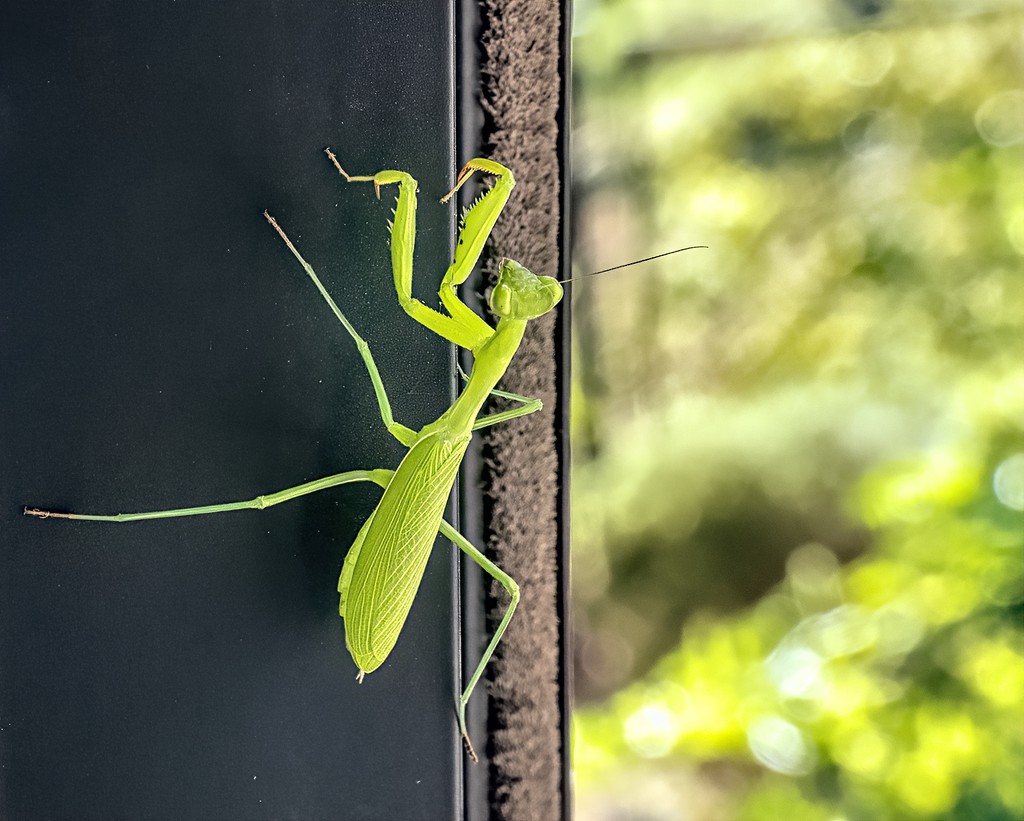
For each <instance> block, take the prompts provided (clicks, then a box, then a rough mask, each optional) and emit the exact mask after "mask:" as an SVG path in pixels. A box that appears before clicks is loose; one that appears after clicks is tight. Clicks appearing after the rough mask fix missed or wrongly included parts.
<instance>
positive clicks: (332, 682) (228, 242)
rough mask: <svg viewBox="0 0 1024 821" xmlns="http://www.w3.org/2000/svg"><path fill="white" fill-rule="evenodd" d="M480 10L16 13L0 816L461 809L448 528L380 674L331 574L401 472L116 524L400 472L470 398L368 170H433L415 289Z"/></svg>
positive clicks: (4, 392) (2, 240)
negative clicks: (33, 511) (433, 424)
mask: <svg viewBox="0 0 1024 821" xmlns="http://www.w3.org/2000/svg"><path fill="white" fill-rule="evenodd" d="M452 62H453V58H452V25H451V11H450V8H449V6H448V5H446V4H443V3H436V2H427V3H403V2H399V1H398V0H393V2H378V3H372V4H368V3H352V4H345V3H337V2H288V3H281V2H269V1H265V0H258V1H254V2H248V3H208V2H198V0H196V1H195V2H152V3H136V2H127V0H124V1H123V2H82V0H77V1H76V2H67V3H56V2H41V3H40V2H35V3H27V2H26V3H21V2H7V3H5V4H4V16H3V23H2V25H0V412H2V419H0V818H3V819H6V821H37V820H39V819H75V821H86V820H87V819H103V820H104V821H110V819H168V820H169V821H172V820H173V821H188V820H189V819H218V820H220V819H224V820H225V821H227V820H228V819H281V818H296V819H326V818H344V819H377V818H379V819H417V818H423V819H439V818H450V817H457V816H458V815H459V813H460V811H461V810H460V807H461V801H462V794H461V790H462V787H461V767H462V753H461V750H460V746H459V743H458V739H457V738H456V730H455V723H454V720H453V719H454V714H453V712H454V711H453V699H454V694H455V691H456V682H455V675H456V672H455V671H456V668H457V663H458V662H457V659H456V657H455V652H456V650H455V648H457V641H456V638H455V635H456V633H455V631H456V627H457V625H456V623H455V614H454V607H453V592H452V591H453V586H452V575H453V566H452V555H451V547H450V546H449V545H447V544H443V543H440V542H439V543H438V546H437V549H436V551H435V555H434V556H433V557H432V559H431V562H430V564H429V566H428V570H427V575H426V578H425V580H424V584H423V587H422V589H421V591H420V594H419V597H418V598H417V600H416V603H415V605H414V607H413V611H412V615H411V617H410V620H409V623H408V624H407V626H406V629H405V631H404V633H403V635H402V637H401V639H400V640H399V643H398V646H397V647H396V649H395V651H394V653H393V654H392V656H391V658H390V659H389V660H388V662H387V663H386V664H385V666H384V667H382V668H381V669H380V670H378V671H377V672H375V673H373V674H371V675H370V676H368V677H367V679H366V681H365V682H364V683H363V684H362V685H361V686H360V685H357V684H356V683H355V673H356V670H355V667H354V665H353V663H352V661H351V659H350V658H349V656H348V653H347V652H346V650H345V647H344V640H343V631H342V622H341V620H340V619H339V618H338V615H337V593H336V592H335V586H336V582H337V574H338V571H339V569H340V566H341V562H342V559H343V557H344V553H345V550H346V549H347V547H348V545H349V543H350V542H351V540H352V538H353V536H354V535H355V533H356V530H357V529H358V527H359V525H360V523H361V522H362V521H363V519H364V518H365V516H366V514H367V513H368V512H369V511H370V510H371V509H372V506H373V504H374V501H375V499H376V498H377V495H378V494H377V492H376V491H375V490H374V489H373V488H372V487H370V486H348V487H343V488H337V489H334V490H330V491H327V492H324V493H320V494H317V495H315V496H309V497H305V498H304V499H301V500H297V501H293V502H290V503H288V504H286V505H282V506H280V507H276V508H272V509H269V510H265V511H262V512H255V511H252V512H250V511H244V512H238V513H230V514H222V515H217V516H209V517H200V518H190V519H175V520H166V521H155V522H143V523H134V524H96V523H72V522H61V521H53V520H50V521H40V520H34V519H28V518H25V517H23V516H22V515H21V506H22V505H26V504H27V505H31V506H41V507H54V508H58V509H65V510H66V509H75V510H82V511H91V512H119V511H133V510H148V509H156V508H164V507H178V506H183V505H191V504H201V503H206V502H215V501H228V500H235V499H243V498H251V497H253V496H256V495H258V494H261V493H266V492H270V491H273V490H277V489H280V488H283V487H287V486H290V485H294V484H298V483H300V482H303V481H308V480H310V479H313V478H316V477H319V476H323V475H325V474H330V473H334V472H339V471H343V470H348V469H353V468H371V467H391V466H394V465H396V464H397V461H398V460H399V458H400V457H401V454H402V449H401V447H400V446H399V445H398V444H397V443H396V442H395V441H393V440H390V439H389V438H388V436H387V434H386V433H385V431H384V429H383V426H382V424H381V422H380V418H379V415H378V412H377V408H376V404H375V402H374V399H373V393H372V391H371V388H370V382H369V379H368V378H367V375H366V372H365V370H364V368H363V365H362V363H361V361H360V359H359V357H358V355H357V354H356V351H355V348H354V345H353V343H352V341H351V340H350V339H349V338H348V337H347V335H346V334H345V333H344V331H343V330H342V328H341V327H340V325H339V324H338V323H337V322H336V320H335V319H334V318H333V316H332V315H331V314H330V312H329V310H328V309H327V306H326V305H325V304H324V302H323V301H322V300H321V298H320V296H319V295H318V294H317V292H316V291H315V289H314V288H313V286H312V284H311V283H310V282H309V281H308V279H306V277H305V275H304V273H303V272H302V270H301V269H300V268H299V267H298V266H297V265H296V264H295V262H294V260H293V259H292V257H291V256H290V255H289V253H288V252H287V250H286V249H285V248H284V246H283V245H282V243H281V242H280V241H279V240H278V239H277V237H276V236H275V235H274V234H273V232H272V231H271V230H270V228H269V227H268V225H267V224H266V223H265V222H264V220H263V218H262V216H261V212H262V210H263V209H264V208H267V209H269V210H270V211H271V213H273V214H274V215H275V216H276V217H277V218H278V219H279V221H280V222H281V224H282V226H283V227H284V228H285V229H286V230H287V231H288V232H289V234H290V235H291V237H292V239H293V240H294V241H295V242H296V244H297V245H298V246H299V247H300V249H301V250H302V251H303V253H304V254H305V256H306V258H307V259H308V260H309V261H310V262H311V263H312V264H313V265H314V267H316V268H317V269H318V271H319V273H320V274H321V276H322V277H323V279H324V280H325V281H326V283H327V285H328V288H329V289H330V291H331V292H332V294H333V295H334V297H335V299H336V300H337V302H338V303H339V304H340V305H341V306H342V308H343V309H344V310H345V311H346V312H347V313H348V315H349V318H350V319H351V320H352V322H353V323H354V324H355V325H356V327H357V328H359V329H360V331H361V332H362V333H363V335H364V336H365V337H366V338H367V340H368V341H369V342H370V345H371V348H372V349H373V351H374V353H375V355H376V356H377V360H378V364H379V366H380V370H381V373H382V375H383V377H384V380H385V383H386V385H387V388H388V391H389V394H390V396H391V399H392V403H393V406H394V410H395V415H396V417H397V418H398V419H399V420H400V421H403V422H406V423H407V424H409V425H412V426H419V425H421V424H423V423H424V422H426V421H428V420H429V419H431V418H432V417H434V416H435V415H436V414H438V413H439V412H440V411H441V410H442V409H443V408H444V407H445V405H446V404H447V400H448V394H447V392H448V390H449V387H450V384H451V354H450V349H449V347H448V346H447V345H446V344H445V343H444V342H443V341H441V340H439V339H438V338H437V337H435V336H433V335H432V334H430V333H429V332H428V331H426V330H425V329H423V328H422V327H420V326H419V325H417V324H415V323H414V322H412V321H411V320H410V319H408V318H407V317H406V316H405V314H403V313H402V312H401V310H400V309H399V307H398V305H397V302H396V299H395V296H394V290H393V287H392V284H391V279H390V266H389V256H388V248H387V244H386V220H387V219H388V217H389V216H390V208H391V204H392V199H393V197H392V195H391V193H390V192H387V191H385V192H384V196H383V200H382V202H380V203H378V202H377V201H376V200H375V199H374V197H373V191H372V187H370V186H366V185H363V186H350V187H345V185H344V184H343V182H342V181H341V180H340V178H339V177H338V176H337V174H336V173H335V172H334V171H333V169H332V168H331V167H330V165H329V164H328V163H327V161H326V159H325V158H324V156H323V154H322V153H321V152H322V149H323V147H324V146H325V145H331V146H333V147H334V149H335V151H336V152H337V153H338V155H339V157H340V158H341V159H342V161H343V162H344V163H345V165H346V167H347V168H348V170H350V171H352V172H355V173H371V172H373V171H375V170H378V169H379V168H382V167H399V168H403V169H407V170H409V171H411V172H412V173H414V174H415V175H416V176H417V177H418V179H419V181H420V222H419V244H418V246H417V257H416V259H417V266H418V268H417V274H418V277H417V280H416V282H415V286H414V288H415V291H416V293H417V295H418V296H420V297H421V298H424V299H430V298H432V296H431V295H432V294H433V293H434V292H435V290H436V287H437V282H438V279H439V277H440V275H441V273H442V272H443V270H444V266H445V264H446V262H447V259H448V257H449V254H450V243H451V226H452V214H451V212H450V210H449V209H447V208H445V207H442V206H440V205H437V203H436V200H437V198H438V197H439V196H440V195H441V194H443V193H445V191H446V190H447V186H448V185H449V184H450V181H451V179H452V172H453V170H454V169H453V164H454V156H453V134H454V129H453V113H452V106H453V103H452V92H451V87H452V80H451V76H452V70H453V69H452Z"/></svg>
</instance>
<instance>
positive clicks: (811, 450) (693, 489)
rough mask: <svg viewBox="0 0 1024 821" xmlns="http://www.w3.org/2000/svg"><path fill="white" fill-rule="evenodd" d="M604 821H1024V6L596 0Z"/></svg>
mask: <svg viewBox="0 0 1024 821" xmlns="http://www.w3.org/2000/svg"><path fill="white" fill-rule="evenodd" d="M573 47H574V55H573V56H574V64H575V76H574V83H575V93H576V100H575V109H574V114H573V116H574V137H573V139H574V156H573V163H574V186H575V188H574V190H575V192H576V203H575V207H576V215H577V220H578V223H577V243H576V250H575V261H576V269H577V273H584V272H586V271H589V270H594V269H597V268H602V267H607V266H610V265H614V264H616V263H619V262H624V261H628V260H629V259H632V258H635V257H640V256H645V255H647V254H652V253H657V252H659V251H665V250H669V249H671V248H674V247H679V246H684V245H692V244H697V243H700V244H706V245H708V246H710V248H709V249H708V250H695V251H688V252H685V253H683V254H681V255H679V256H676V257H672V258H670V259H668V260H664V261H659V262H653V263H649V264H647V265H645V266H643V267H638V268H633V269H629V270H627V271H624V272H619V273H613V274H609V275H607V276H604V277H598V278H595V279H589V280H583V281H581V282H579V283H577V285H576V288H575V305H574V310H575V323H576V325H575V345H576V347H575V351H576V360H575V362H574V368H575V374H576V385H575V394H574V396H573V403H574V405H573V428H574V429H573V434H574V440H573V441H574V446H573V447H574V458H575V464H574V478H573V482H574V494H575V495H574V497H573V508H574V516H573V528H574V537H573V538H574V556H573V570H572V572H573V593H574V609H575V614H574V615H575V620H576V636H575V642H576V670H575V681H576V692H577V713H576V718H575V733H574V735H575V749H574V759H575V791H576V805H577V818H578V821H613V820H614V821H623V820H624V819H642V821H662V819H694V821H717V820H718V819H722V820H723V821H732V820H733V819H740V820H741V821H775V819H779V820H780V821H888V819H893V821H895V820H896V819H901V820H902V819H911V820H913V819H971V820H972V821H1003V820H1004V819H1005V821H1019V819H1022V818H1024V622H1022V616H1024V6H1022V5H1021V4H1020V3H1019V2H1006V0H991V2H984V0H980V1H979V2H973V3H972V2H953V0H945V2H939V1H938V0H935V1H933V2H928V0H919V1H918V2H911V0H761V1H760V2H758V3H756V4H755V3H750V2H749V0H726V2H717V3H697V2H682V0H578V2H577V5H576V8H575V39H574V46H573Z"/></svg>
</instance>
